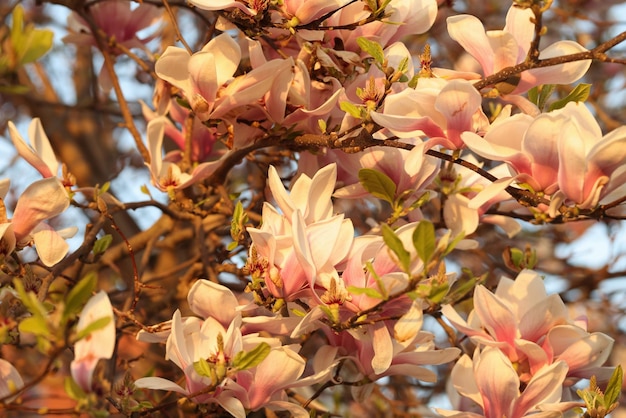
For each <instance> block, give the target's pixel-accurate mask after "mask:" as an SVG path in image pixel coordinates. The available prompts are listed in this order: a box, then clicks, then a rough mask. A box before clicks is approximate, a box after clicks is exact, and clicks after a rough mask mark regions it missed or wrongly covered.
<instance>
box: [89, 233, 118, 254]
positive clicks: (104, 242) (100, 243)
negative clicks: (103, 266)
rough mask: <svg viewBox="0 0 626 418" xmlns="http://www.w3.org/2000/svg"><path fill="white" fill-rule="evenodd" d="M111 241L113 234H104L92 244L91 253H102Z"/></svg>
mask: <svg viewBox="0 0 626 418" xmlns="http://www.w3.org/2000/svg"><path fill="white" fill-rule="evenodd" d="M112 242H113V236H112V235H111V234H106V235H105V236H103V237H101V238H98V239H97V240H96V242H94V244H93V250H92V251H93V253H94V254H95V255H98V254H102V253H104V252H105V251H106V250H107V248H109V246H110V245H111V243H112Z"/></svg>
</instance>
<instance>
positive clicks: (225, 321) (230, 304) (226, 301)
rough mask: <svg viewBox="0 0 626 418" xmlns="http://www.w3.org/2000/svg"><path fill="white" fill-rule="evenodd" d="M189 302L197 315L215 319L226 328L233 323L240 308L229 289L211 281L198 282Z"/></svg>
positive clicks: (188, 297)
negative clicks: (236, 311)
mask: <svg viewBox="0 0 626 418" xmlns="http://www.w3.org/2000/svg"><path fill="white" fill-rule="evenodd" d="M187 301H188V303H189V308H190V309H191V310H192V311H193V312H194V313H195V314H196V315H199V316H201V317H202V318H209V317H212V318H215V319H216V320H218V321H219V322H220V323H221V324H222V325H223V326H224V327H225V328H226V327H228V325H229V324H230V323H231V322H232V320H233V317H234V316H235V310H236V308H237V307H238V306H239V302H238V301H237V298H236V297H235V295H234V294H233V292H232V291H231V290H230V289H229V288H227V287H226V286H222V285H220V284H217V283H213V282H211V281H209V280H198V281H196V282H195V283H194V284H193V286H192V287H191V289H190V290H189V293H188V294H187Z"/></svg>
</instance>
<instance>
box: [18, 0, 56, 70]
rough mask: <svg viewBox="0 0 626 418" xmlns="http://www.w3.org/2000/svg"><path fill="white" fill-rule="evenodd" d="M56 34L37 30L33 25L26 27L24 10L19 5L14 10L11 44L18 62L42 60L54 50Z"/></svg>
mask: <svg viewBox="0 0 626 418" xmlns="http://www.w3.org/2000/svg"><path fill="white" fill-rule="evenodd" d="M53 36H54V33H53V32H52V31H51V30H48V29H36V28H35V27H34V26H33V25H32V24H28V25H26V26H24V8H23V7H22V6H21V5H17V6H16V7H15V9H14V10H13V26H12V28H11V44H12V46H13V51H14V52H15V55H16V59H17V62H19V63H20V64H28V63H30V62H34V61H36V60H38V59H39V58H41V57H42V56H43V55H44V54H46V53H47V52H48V51H49V50H50V49H51V48H52V38H53Z"/></svg>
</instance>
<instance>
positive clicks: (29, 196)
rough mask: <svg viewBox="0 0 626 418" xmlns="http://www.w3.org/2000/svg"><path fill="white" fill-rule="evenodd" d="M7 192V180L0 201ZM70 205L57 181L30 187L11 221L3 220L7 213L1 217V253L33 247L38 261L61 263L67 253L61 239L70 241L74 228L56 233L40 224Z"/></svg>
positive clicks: (51, 179) (1, 183) (1, 184)
mask: <svg viewBox="0 0 626 418" xmlns="http://www.w3.org/2000/svg"><path fill="white" fill-rule="evenodd" d="M8 191H9V180H8V179H4V180H1V181H0V201H2V199H4V198H5V196H6V194H7V192H8ZM69 204H70V200H69V197H68V195H67V191H66V190H65V187H63V185H62V184H61V182H60V181H59V179H57V178H56V177H49V178H45V179H42V180H38V181H36V182H34V183H32V184H31V185H30V186H28V187H27V188H26V190H24V192H23V193H22V194H21V195H20V197H19V199H18V200H17V205H16V207H15V210H14V211H13V218H12V219H11V220H8V219H7V218H6V213H4V214H2V213H0V237H1V238H2V241H3V243H4V244H3V246H2V250H3V252H4V253H6V254H8V253H10V252H12V251H13V250H14V249H15V248H18V249H21V248H23V247H26V246H29V245H33V244H34V245H35V248H36V250H37V254H38V255H39V258H40V259H41V261H42V262H43V263H44V264H45V265H46V266H52V265H54V264H56V263H58V262H59V261H61V260H62V259H63V257H65V254H67V251H68V250H69V246H68V244H67V243H66V242H65V240H64V238H70V237H72V236H73V235H74V234H75V233H76V230H77V228H75V227H72V228H67V229H64V230H61V231H55V230H54V229H52V228H51V227H50V226H49V225H48V224H46V223H44V222H43V221H45V220H46V219H50V218H53V217H55V216H57V215H60V214H61V213H62V212H64V211H65V209H67V208H68V207H69ZM2 218H4V219H2Z"/></svg>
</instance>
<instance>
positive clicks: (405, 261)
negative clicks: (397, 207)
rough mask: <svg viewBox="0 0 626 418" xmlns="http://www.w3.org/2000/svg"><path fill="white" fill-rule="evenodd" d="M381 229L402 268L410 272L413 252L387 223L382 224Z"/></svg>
mask: <svg viewBox="0 0 626 418" xmlns="http://www.w3.org/2000/svg"><path fill="white" fill-rule="evenodd" d="M381 231H382V233H383V241H385V245H387V247H389V249H390V250H391V251H392V252H393V253H394V254H395V255H396V257H398V262H399V263H400V267H402V270H403V271H404V272H406V273H408V272H409V269H410V264H411V254H409V252H408V251H407V250H406V249H405V248H404V245H403V244H402V241H401V240H400V238H399V237H398V236H397V235H396V233H395V232H394V231H393V229H391V228H390V227H389V226H388V225H387V224H382V227H381Z"/></svg>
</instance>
